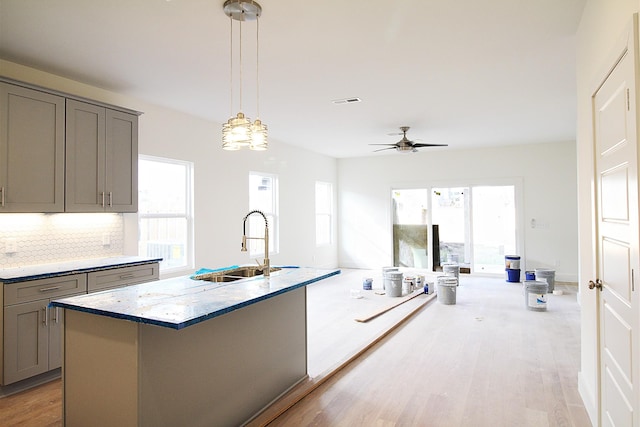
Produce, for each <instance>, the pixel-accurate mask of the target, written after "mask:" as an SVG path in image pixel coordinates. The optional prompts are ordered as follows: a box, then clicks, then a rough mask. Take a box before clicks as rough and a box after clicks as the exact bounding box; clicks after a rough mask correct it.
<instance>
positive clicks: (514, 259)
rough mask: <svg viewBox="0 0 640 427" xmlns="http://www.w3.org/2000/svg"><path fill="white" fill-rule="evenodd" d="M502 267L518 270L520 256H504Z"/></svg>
mask: <svg viewBox="0 0 640 427" xmlns="http://www.w3.org/2000/svg"><path fill="white" fill-rule="evenodd" d="M504 266H505V268H507V269H511V270H519V269H520V255H505V256H504Z"/></svg>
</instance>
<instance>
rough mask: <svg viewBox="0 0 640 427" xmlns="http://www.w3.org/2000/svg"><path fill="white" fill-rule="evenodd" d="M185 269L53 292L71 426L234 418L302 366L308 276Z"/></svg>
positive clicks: (269, 397) (284, 385)
mask: <svg viewBox="0 0 640 427" xmlns="http://www.w3.org/2000/svg"><path fill="white" fill-rule="evenodd" d="M339 273H340V270H317V269H312V268H282V269H281V270H279V271H275V272H272V273H271V276H270V277H263V276H256V277H250V278H244V279H240V280H237V281H233V282H228V283H225V282H209V281H204V280H194V279H191V278H189V277H179V278H173V279H166V280H160V281H156V282H151V283H146V284H141V285H135V286H131V287H127V288H123V289H115V290H111V291H104V292H98V293H94V294H89V295H81V296H77V297H71V298H66V299H62V300H56V301H53V302H52V303H51V305H52V306H53V307H61V308H64V309H65V316H66V317H65V324H64V365H63V387H64V394H63V400H64V407H63V416H64V420H65V425H67V426H86V425H91V426H102V425H104V426H113V425H122V426H154V427H155V426H176V425H184V426H187V425H188V426H213V425H215V426H227V425H228V426H237V425H241V424H243V423H244V422H246V421H247V420H249V419H250V418H251V417H252V416H253V415H254V414H256V413H258V412H259V411H260V410H261V409H262V408H264V407H265V406H267V405H269V403H270V402H272V401H273V400H275V399H277V398H278V396H280V395H281V394H282V393H284V392H286V391H287V390H288V389H289V388H291V387H292V386H293V385H295V384H297V383H298V382H299V381H301V380H302V379H304V378H306V375H307V342H306V285H308V284H311V283H314V282H317V281H319V280H322V279H325V278H328V277H330V276H333V275H335V274H339Z"/></svg>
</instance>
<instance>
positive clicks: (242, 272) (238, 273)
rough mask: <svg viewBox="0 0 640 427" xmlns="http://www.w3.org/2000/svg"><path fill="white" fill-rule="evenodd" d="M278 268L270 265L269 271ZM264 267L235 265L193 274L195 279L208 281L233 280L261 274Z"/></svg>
mask: <svg viewBox="0 0 640 427" xmlns="http://www.w3.org/2000/svg"><path fill="white" fill-rule="evenodd" d="M278 270H280V268H278V267H271V268H270V269H269V271H270V272H274V271H278ZM263 274H264V269H263V268H262V267H260V266H258V265H247V266H243V267H236V268H232V269H229V270H221V271H214V272H212V273H203V274H200V275H198V276H195V277H194V279H196V280H206V281H209V282H234V281H236V280H240V279H246V278H248V277H256V276H262V275H263Z"/></svg>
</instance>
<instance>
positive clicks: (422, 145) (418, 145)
mask: <svg viewBox="0 0 640 427" xmlns="http://www.w3.org/2000/svg"><path fill="white" fill-rule="evenodd" d="M413 146H414V147H416V148H421V147H448V146H449V144H413Z"/></svg>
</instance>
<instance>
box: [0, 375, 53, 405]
mask: <svg viewBox="0 0 640 427" xmlns="http://www.w3.org/2000/svg"><path fill="white" fill-rule="evenodd" d="M61 372H62V370H61V368H58V369H54V370H51V371H48V372H45V373H43V374H40V375H36V376H35V377H31V378H27V379H26V380H22V381H18V382H16V383H13V384H9V385H5V386H2V387H0V398H3V397H7V396H11V395H12V394H16V393H20V392H21V391H25V390H28V389H30V388H33V387H36V386H39V385H41V384H44V383H48V382H49V381H53V380H57V379H58V378H60V376H61Z"/></svg>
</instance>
